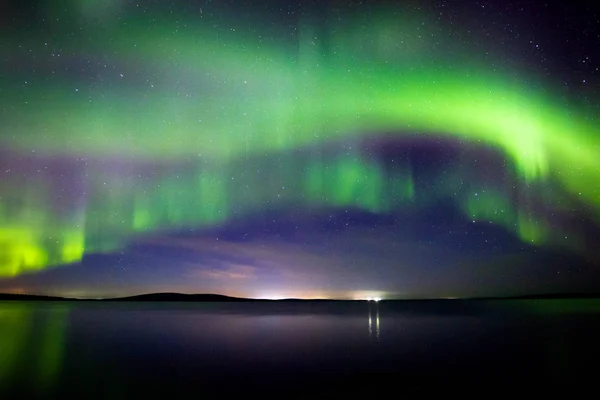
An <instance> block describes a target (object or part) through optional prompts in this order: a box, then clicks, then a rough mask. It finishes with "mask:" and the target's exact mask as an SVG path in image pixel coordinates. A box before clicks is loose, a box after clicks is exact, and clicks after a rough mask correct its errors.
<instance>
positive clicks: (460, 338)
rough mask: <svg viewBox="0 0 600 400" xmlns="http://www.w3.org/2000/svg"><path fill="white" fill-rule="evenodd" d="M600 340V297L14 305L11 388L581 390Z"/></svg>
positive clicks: (347, 393)
mask: <svg viewBox="0 0 600 400" xmlns="http://www.w3.org/2000/svg"><path fill="white" fill-rule="evenodd" d="M599 340H600V301H599V300H536V301H530V300H518V301H471V302H465V301H442V302H439V301H436V302H434V301H431V302H406V303H403V302H385V301H384V302H380V303H373V302H370V303H369V302H349V303H334V302H331V303H278V302H273V303H270V302H267V303H68V302H64V303H62V302H61V303H38V302H23V303H21V302H0V398H2V399H4V398H65V397H66V398H81V399H89V398H107V399H120V398H122V399H130V398H139V397H152V398H157V396H159V395H165V396H167V397H168V398H176V397H177V395H178V394H184V393H188V394H189V395H193V396H194V398H215V397H220V396H226V395H234V394H238V395H243V396H250V395H252V396H253V395H255V394H256V395H260V397H257V398H265V397H267V398H310V399H314V398H331V397H338V396H343V397H350V398H355V397H357V396H358V395H360V396H361V397H364V396H368V397H373V396H375V395H377V396H383V394H384V393H383V392H384V390H386V391H387V390H393V391H394V393H395V395H396V396H394V397H398V396H401V395H403V394H408V393H417V392H418V393H420V394H426V393H428V392H440V391H443V390H450V389H454V390H459V391H462V390H464V391H468V392H471V391H473V390H475V388H479V387H483V388H485V392H482V393H483V394H490V393H492V394H493V393H494V392H497V391H503V390H507V389H508V388H510V390H511V391H514V390H516V389H514V388H515V387H516V386H517V385H525V388H526V389H529V390H534V391H539V390H544V391H548V392H554V391H555V390H560V389H565V390H568V392H569V393H573V391H574V390H576V389H581V388H583V387H584V386H585V385H587V384H591V383H593V382H596V381H597V380H598V379H600V368H599V367H598V356H600V345H599ZM477 390H479V389H477ZM520 390H523V389H520ZM378 393H380V394H378ZM9 396H10V397H9ZM173 396H175V397H173Z"/></svg>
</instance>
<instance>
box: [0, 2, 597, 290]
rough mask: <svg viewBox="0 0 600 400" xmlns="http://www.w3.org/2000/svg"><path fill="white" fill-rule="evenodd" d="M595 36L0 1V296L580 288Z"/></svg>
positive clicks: (585, 16)
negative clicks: (5, 293)
mask: <svg viewBox="0 0 600 400" xmlns="http://www.w3.org/2000/svg"><path fill="white" fill-rule="evenodd" d="M592 7H593V8H592ZM598 26H600V6H587V7H584V6H581V5H577V4H568V3H564V2H558V1H557V2H542V1H511V2H508V1H507V2H504V1H502V2H498V1H476V2H475V1H461V2H450V1H406V2H396V3H394V2H382V1H341V0H339V1H337V0H324V1H317V0H314V1H274V0H269V1H260V2H253V1H241V0H227V1H225V0H223V1H208V0H202V1H200V0H187V1H183V0H174V1H149V2H142V1H140V2H136V1H130V0H97V1H93V0H67V1H61V2H58V1H36V2H34V1H17V0H14V1H12V0H9V1H8V2H3V3H2V5H0V34H1V37H2V40H1V41H0V60H1V62H0V100H1V101H0V121H1V124H0V292H13V293H38V294H50V295H61V296H75V297H104V296H124V295H132V294H139V293H147V292H167V291H168V292H185V293H220V294H226V295H233V296H247V297H259V298H282V297H303V298H314V297H319V298H366V297H383V298H422V297H440V296H441V297H461V296H505V295H519V294H537V293H550V292H597V291H598V290H600V256H598V255H597V254H596V253H597V251H596V249H597V248H598V245H600V184H599V183H600V127H599V125H598V117H599V116H600V109H599V105H600V97H599V96H598V93H599V89H600V71H599V68H600V59H599V58H598V51H597V49H599V48H600V30H599V29H598Z"/></svg>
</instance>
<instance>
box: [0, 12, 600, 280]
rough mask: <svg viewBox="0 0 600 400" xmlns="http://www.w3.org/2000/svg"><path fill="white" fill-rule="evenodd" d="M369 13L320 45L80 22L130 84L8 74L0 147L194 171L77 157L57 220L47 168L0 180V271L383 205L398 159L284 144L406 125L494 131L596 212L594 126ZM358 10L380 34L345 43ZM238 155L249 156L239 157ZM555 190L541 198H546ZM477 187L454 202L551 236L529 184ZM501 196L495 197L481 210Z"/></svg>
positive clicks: (392, 132) (400, 180)
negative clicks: (13, 78)
mask: <svg viewBox="0 0 600 400" xmlns="http://www.w3.org/2000/svg"><path fill="white" fill-rule="evenodd" d="M409 21H410V18H408V17H406V20H405V21H404V22H405V23H406V24H408V26H412V25H411V24H410V23H409ZM363 22H364V21H363ZM366 22H367V23H366V24H364V23H359V22H356V21H354V22H350V23H347V24H346V25H345V26H343V27H341V28H343V29H341V28H340V29H339V30H338V32H344V34H343V35H342V34H341V33H338V34H332V35H331V37H330V38H329V51H328V52H327V53H324V52H323V51H320V50H318V43H319V40H320V39H321V38H315V36H314V34H312V33H311V29H310V25H309V24H307V25H306V26H304V27H303V29H302V32H301V34H300V37H299V39H298V45H297V48H294V49H292V50H290V49H289V48H287V47H285V46H283V45H279V46H278V45H277V44H273V45H268V44H266V43H261V42H260V41H258V40H254V39H252V37H256V35H249V34H248V32H245V33H244V32H231V31H227V30H223V31H220V32H219V34H218V35H217V34H215V29H214V28H212V27H210V28H209V26H210V24H208V23H207V24H202V23H194V22H192V21H188V23H187V24H182V26H183V25H185V28H184V27H180V28H178V30H177V31H174V30H173V29H172V27H171V26H170V25H169V23H168V21H162V22H160V21H159V22H157V23H155V24H153V25H152V29H149V28H148V27H147V26H146V25H145V24H144V22H143V21H136V20H132V21H131V23H130V24H129V25H128V27H127V28H124V27H115V28H113V29H114V31H113V32H112V37H114V40H112V41H110V42H108V41H105V40H100V39H101V38H100V37H98V35H100V34H99V33H97V32H96V33H94V32H92V33H91V34H90V39H86V40H87V42H85V49H86V51H88V52H92V53H95V54H116V55H117V56H119V57H123V58H126V59H127V60H134V61H135V63H136V68H140V69H142V70H143V71H144V72H143V73H145V74H147V76H148V77H149V80H148V81H147V82H146V83H144V84H143V85H139V84H137V85H133V84H132V83H130V81H129V80H128V79H129V76H128V75H127V72H126V68H124V72H125V76H124V77H123V84H122V86H119V85H115V86H111V87H103V88H101V90H102V92H103V93H102V96H94V98H93V100H92V101H91V102H89V101H86V100H82V99H86V98H85V97H84V94H85V93H92V92H93V90H96V89H94V88H92V87H86V85H85V84H75V83H72V82H67V81H65V82H62V84H60V85H58V84H56V83H54V84H49V83H40V84H39V85H38V86H37V88H36V89H32V90H33V91H32V92H30V93H29V95H28V96H30V97H27V98H26V101H25V100H22V99H24V96H25V94H23V92H22V89H21V88H19V87H16V86H15V85H14V84H11V83H10V82H1V83H2V84H4V83H6V87H7V90H5V92H4V94H3V96H4V99H5V103H6V106H5V107H4V111H0V113H1V114H0V118H2V120H3V121H6V123H5V124H4V125H3V127H2V135H0V144H1V145H2V147H3V148H6V149H10V151H11V152H13V153H16V154H27V155H28V157H50V158H56V157H70V158H72V159H74V158H79V157H89V158H90V159H92V160H102V159H103V158H117V159H121V160H127V161H128V162H130V163H131V164H135V163H143V162H161V163H167V164H168V163H176V162H179V161H181V160H187V161H189V165H191V167H190V169H191V170H192V171H193V173H187V174H186V175H185V176H183V175H182V176H180V172H181V171H179V170H177V171H175V172H171V173H165V174H164V175H161V176H158V177H156V176H150V177H148V176H146V177H141V178H140V177H139V176H138V177H136V174H135V173H134V172H133V171H129V170H125V171H121V170H119V171H118V173H106V171H102V170H101V168H100V167H96V168H95V167H90V166H87V167H82V169H83V170H84V172H85V174H86V177H87V178H86V179H85V183H86V184H87V186H88V190H87V191H86V194H85V196H84V197H85V204H83V205H82V206H79V207H77V208H74V209H73V210H71V213H70V215H69V217H68V218H67V217H61V216H58V217H57V216H56V215H55V212H54V211H53V209H52V208H51V207H49V206H48V205H47V204H46V202H45V199H47V198H49V197H50V193H51V192H52V190H53V189H52V187H51V184H50V182H43V183H44V185H43V186H39V185H38V184H39V182H37V181H35V182H34V181H27V182H19V181H12V182H9V183H6V182H5V183H3V188H6V189H7V190H9V191H13V192H15V193H17V195H18V196H20V197H21V198H22V199H23V200H25V202H24V203H23V204H24V205H23V206H22V207H20V208H18V212H16V213H13V212H11V211H9V210H8V208H7V207H9V205H8V204H9V203H8V202H6V204H5V203H4V199H1V198H0V249H1V250H2V251H0V277H2V276H16V275H19V274H21V273H25V272H30V271H37V270H40V269H43V268H45V267H47V266H50V265H58V264H65V263H72V262H76V261H79V260H80V259H81V258H82V257H83V255H84V254H85V253H92V252H107V251H114V250H116V249H119V248H122V247H123V246H125V245H126V244H127V241H128V240H129V239H130V238H131V237H132V236H134V235H136V234H140V233H151V232H154V231H158V230H164V229H177V228H182V227H206V226H214V225H216V224H219V223H222V222H226V221H227V220H229V219H230V218H233V217H237V216H239V215H240V214H243V213H248V212H253V211H260V210H262V209H269V208H271V207H274V206H276V205H277V204H287V205H294V206H308V207H313V206H328V207H338V208H343V207H359V208H362V209H365V210H368V211H371V212H377V213H379V212H390V211H392V210H393V209H394V208H395V207H398V206H399V205H401V204H404V203H406V202H407V201H411V202H414V199H415V197H416V196H417V195H418V193H417V191H416V189H415V186H414V182H413V179H412V175H411V173H410V172H409V171H403V172H401V173H397V174H396V175H394V176H391V177H390V176H385V174H384V171H383V169H382V167H381V166H380V165H379V164H378V163H377V162H376V161H374V160H369V159H366V158H365V157H362V156H360V154H358V153H356V154H354V153H353V152H350V153H348V154H349V155H347V156H344V155H343V151H345V150H340V154H342V155H339V156H336V157H333V158H331V157H325V156H323V157H321V158H318V157H315V158H312V159H308V160H307V159H302V158H300V159H295V158H294V157H288V155H289V154H291V152H293V151H295V150H300V149H312V148H314V149H315V151H318V150H317V149H320V148H322V147H324V146H328V145H336V144H339V143H345V142H351V143H355V141H358V140H361V139H368V138H370V137H373V136H385V135H388V136H392V137H401V136H403V135H406V134H407V133H410V134H413V133H415V132H418V133H419V134H422V135H435V136H440V135H442V136H448V137H451V138H455V139H456V140H460V141H463V142H465V143H475V144H476V143H485V144H486V145H489V146H492V147H494V148H496V149H498V150H500V151H501V152H502V153H503V154H505V156H506V157H507V159H509V160H510V161H511V162H513V163H514V166H515V168H516V172H517V175H518V178H519V180H520V184H522V185H524V186H528V185H532V184H533V186H534V187H535V184H536V183H540V182H547V181H551V180H552V181H556V182H558V185H559V186H560V187H562V188H564V190H566V192H567V193H568V194H569V195H570V196H574V197H576V198H578V199H579V200H580V201H581V202H582V203H583V204H585V205H586V207H589V209H590V210H591V213H592V218H595V219H596V221H599V220H600V185H598V184H597V183H598V182H600V168H599V164H600V163H599V161H598V160H599V155H600V147H599V146H600V144H599V140H598V137H599V136H598V135H599V134H600V132H599V130H598V129H597V127H596V126H595V125H593V124H592V123H590V121H587V120H586V119H585V118H583V116H582V115H579V114H578V113H577V112H576V111H574V110H572V107H571V106H568V105H565V104H562V103H559V102H557V101H556V100H555V99H554V98H553V97H552V95H550V94H547V93H551V91H550V92H548V91H546V88H540V87H536V86H535V85H525V84H517V83H508V82H514V79H513V78H512V77H509V76H508V75H507V74H505V73H502V72H497V73H492V72H490V68H489V67H488V66H485V65H483V64H481V63H479V62H477V61H475V58H474V57H473V56H474V55H471V54H468V53H464V54H462V53H461V54H457V55H456V57H455V59H453V60H445V62H440V60H435V59H434V58H433V57H430V56H428V54H427V49H426V48H424V49H423V48H420V47H419V46H417V44H414V43H413V45H411V46H412V47H410V48H407V49H404V50H405V51H407V52H408V54H411V55H412V56H418V57H416V59H415V60H414V61H411V60H403V61H402V62H400V63H394V62H389V61H390V60H391V61H393V57H394V56H395V52H397V51H398V50H397V49H396V50H394V49H393V48H394V45H393V43H394V40H393V30H391V33H390V27H393V26H395V25H393V24H392V22H393V21H390V20H388V21H387V23H386V24H382V23H381V21H376V20H372V21H366ZM400 22H402V21H400ZM400 22H395V23H398V24H400ZM365 25H366V26H368V27H370V28H371V29H372V32H374V33H373V35H375V36H377V35H379V36H377V37H380V39H381V40H379V41H378V42H377V43H379V46H380V48H378V49H379V50H378V51H379V52H378V53H377V54H376V56H375V57H373V56H372V55H371V56H368V57H367V56H365V55H362V56H361V54H362V53H361V51H363V52H364V51H366V50H364V49H363V48H362V47H361V46H357V43H356V40H359V39H356V38H360V36H361V35H362V34H361V33H360V32H362V31H364V29H365V28H364V26H365ZM332 30H333V31H335V29H332ZM353 32H354V33H353ZM95 35H96V36H95ZM390 35H391V36H390ZM386 38H387V39H386ZM69 40H70V41H69ZM81 40H83V39H81ZM62 45H63V46H64V49H65V52H67V51H70V52H72V53H73V54H77V53H79V52H80V51H81V46H82V43H81V41H80V39H77V40H75V39H68V40H67V39H65V41H64V43H62ZM288 47H289V46H288ZM356 49H358V50H356ZM361 49H363V50H361ZM396 64H397V65H396ZM161 71H162V72H161ZM112 73H113V74H118V73H119V72H118V71H117V70H115V71H114V72H112ZM150 81H151V82H150ZM128 82H129V83H128ZM126 85H129V86H127V87H126ZM538 86H539V85H538ZM75 87H77V88H78V90H77V92H76V91H75V90H74V88H75ZM32 154H34V155H32ZM278 154H283V155H284V157H286V159H285V160H282V161H280V162H279V163H278V164H277V171H275V172H274V171H273V164H272V163H271V164H269V163H268V162H265V163H264V165H261V164H260V160H261V159H262V158H269V157H276V156H277V155H278ZM248 160H251V162H252V163H253V165H255V164H258V165H259V166H260V168H256V171H254V170H252V169H251V168H249V166H248V165H246V163H247V162H248ZM105 168H108V167H105ZM123 168H125V167H123ZM253 168H254V167H253ZM134 169H135V168H134ZM187 172H189V170H188V171H187ZM466 178H467V179H468V177H466ZM236 179H237V180H236ZM38 186H39V187H38ZM557 199H558V197H556V198H555V197H552V196H550V198H549V199H547V200H548V203H549V204H550V206H551V207H553V208H558V207H560V204H559V203H560V201H559V200H557ZM479 201H480V202H479V203H478V204H476V203H474V202H473V199H471V198H469V197H467V198H466V199H463V203H462V204H461V207H462V208H463V210H465V213H466V214H467V215H470V216H471V217H473V218H475V219H482V220H489V221H491V222H493V223H496V224H499V225H502V226H504V227H505V228H506V229H509V230H511V231H513V232H514V233H515V234H517V235H518V236H519V237H520V238H521V239H522V240H523V241H525V242H527V243H537V244H542V243H545V242H546V241H547V240H549V238H551V237H552V235H553V233H552V232H551V229H550V228H549V227H548V224H547V222H546V221H545V219H544V215H539V213H537V214H536V213H533V212H531V211H529V204H528V200H527V199H526V198H519V199H517V204H511V202H512V200H511V199H508V198H507V197H506V196H505V195H504V194H503V193H502V188H498V190H497V191H496V193H495V194H493V195H490V196H488V197H486V198H485V199H483V200H481V199H480V200H479ZM12 207H13V208H14V206H12ZM498 208H503V209H504V210H505V212H503V213H501V214H498V213H496V212H495V211H492V210H496V209H498Z"/></svg>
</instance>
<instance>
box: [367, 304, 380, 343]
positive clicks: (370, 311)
mask: <svg viewBox="0 0 600 400" xmlns="http://www.w3.org/2000/svg"><path fill="white" fill-rule="evenodd" d="M371 308H372V306H371V305H370V304H369V338H371V337H373V312H372V310H371ZM379 328H380V323H379V304H377V302H376V303H375V338H376V339H377V341H379V335H380V334H379V332H380V329H379Z"/></svg>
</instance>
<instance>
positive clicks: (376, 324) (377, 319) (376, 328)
mask: <svg viewBox="0 0 600 400" xmlns="http://www.w3.org/2000/svg"><path fill="white" fill-rule="evenodd" d="M375 308H376V310H377V317H376V320H375V332H377V340H378V341H379V306H378V305H375Z"/></svg>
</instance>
